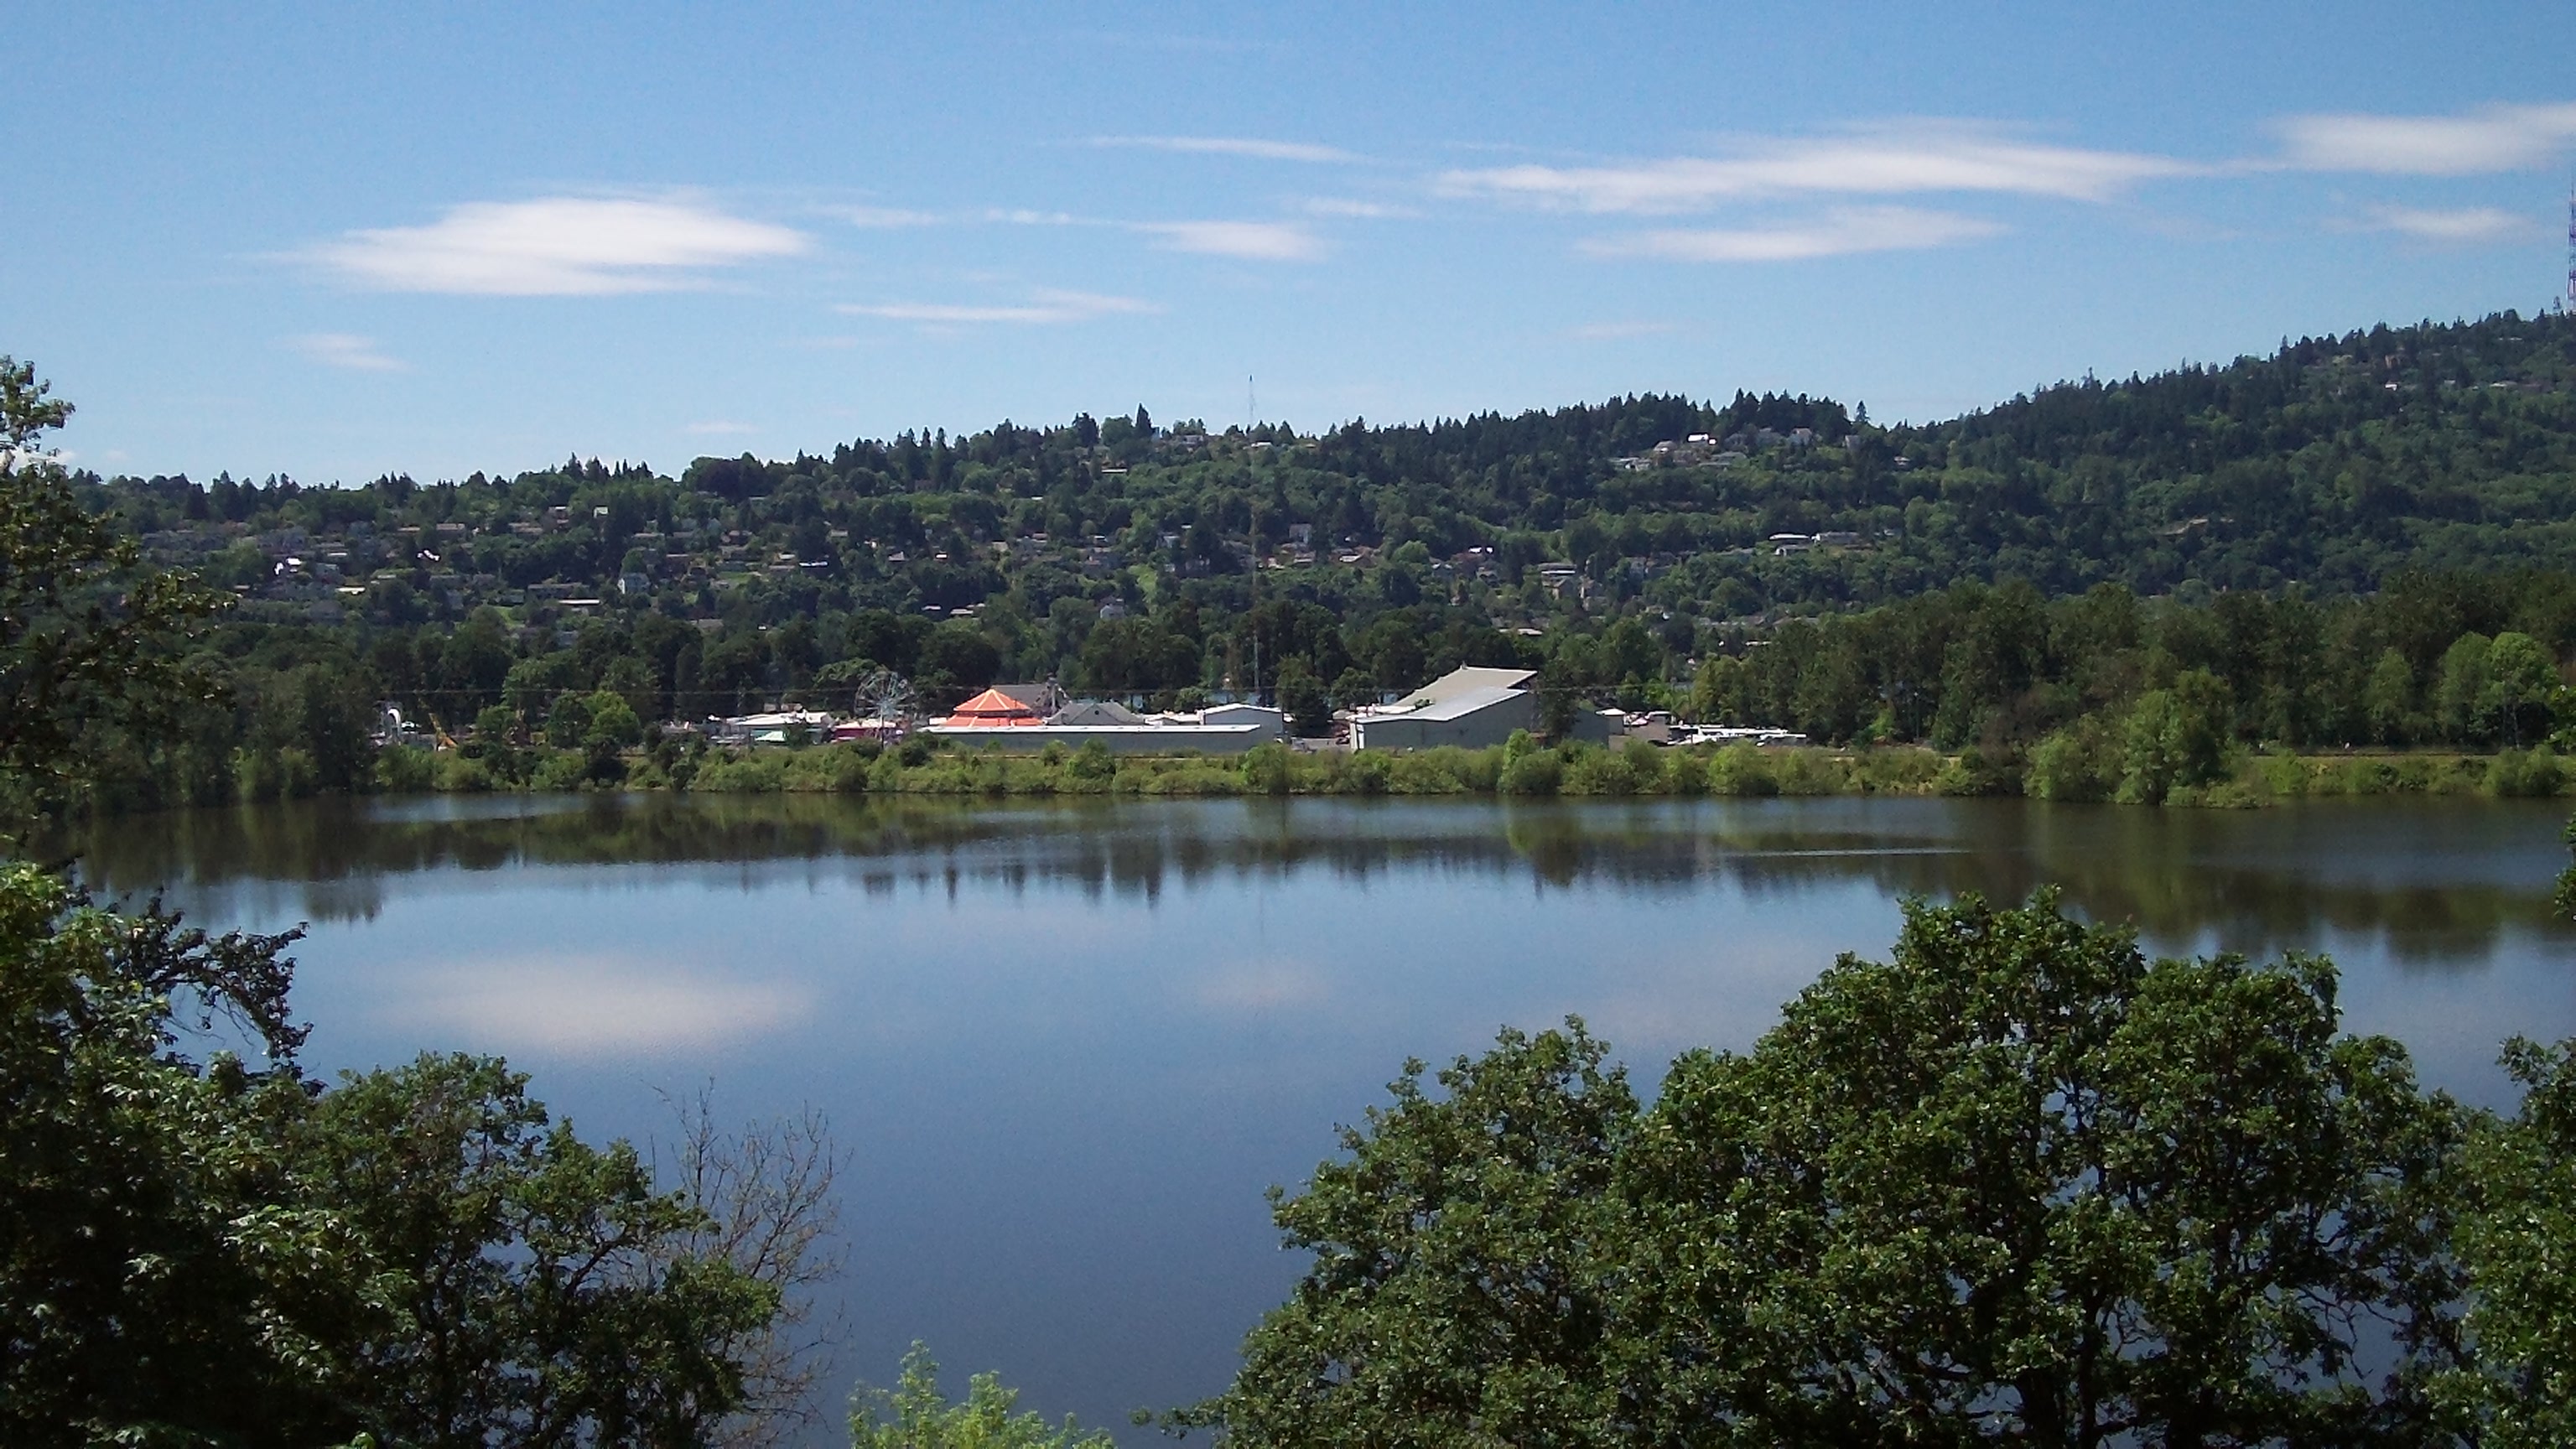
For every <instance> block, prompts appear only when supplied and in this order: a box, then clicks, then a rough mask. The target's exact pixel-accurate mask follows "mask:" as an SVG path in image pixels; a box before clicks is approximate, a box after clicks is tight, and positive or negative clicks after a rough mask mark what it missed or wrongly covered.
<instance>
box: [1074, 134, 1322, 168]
mask: <svg viewBox="0 0 2576 1449" xmlns="http://www.w3.org/2000/svg"><path fill="white" fill-rule="evenodd" d="M1090 143H1091V144H1092V145H1094V146H1130V147H1135V148H1138V149H1141V150H1147V151H1177V152H1180V153H1182V154H1184V155H1192V156H1248V157H1251V158H1253V159H1254V160H1257V161H1316V162H1324V161H1358V160H1361V159H1362V158H1361V157H1359V156H1357V155H1354V154H1352V153H1351V152H1348V151H1345V150H1343V149H1341V148H1340V147H1338V146H1315V145H1309V144H1307V143H1306V142H1303V141H1264V140H1260V139H1257V138H1254V137H1250V136H1094V137H1092V138H1091V142H1090Z"/></svg>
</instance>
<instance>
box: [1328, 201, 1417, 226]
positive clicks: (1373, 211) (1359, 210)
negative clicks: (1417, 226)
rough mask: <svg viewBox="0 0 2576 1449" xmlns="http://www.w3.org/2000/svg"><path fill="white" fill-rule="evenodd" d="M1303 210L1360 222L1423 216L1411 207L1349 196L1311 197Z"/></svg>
mask: <svg viewBox="0 0 2576 1449" xmlns="http://www.w3.org/2000/svg"><path fill="white" fill-rule="evenodd" d="M1301 209H1302V210H1303V211H1304V212H1305V213H1306V214H1307V215H1308V216H1340V217H1352V218H1355V219H1357V220H1360V221H1383V220H1387V219H1389V218H1393V217H1406V216H1420V215H1421V214H1422V213H1421V212H1418V211H1415V210H1414V209H1413V208H1411V207H1409V206H1389V205H1387V204H1386V203H1385V202H1382V201H1358V200H1354V199H1352V198H1350V197H1347V196H1314V197H1309V198H1307V199H1306V201H1305V202H1304V203H1303V205H1302V207H1301Z"/></svg>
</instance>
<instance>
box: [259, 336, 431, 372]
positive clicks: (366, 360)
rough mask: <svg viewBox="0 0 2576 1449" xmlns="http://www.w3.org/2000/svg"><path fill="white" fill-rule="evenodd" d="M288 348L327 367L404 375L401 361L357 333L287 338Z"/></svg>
mask: <svg viewBox="0 0 2576 1449" xmlns="http://www.w3.org/2000/svg"><path fill="white" fill-rule="evenodd" d="M286 345H287V346H288V347H290V348H293V349H294V350H295V351H297V352H300V353H302V354H304V355H305V356H306V357H309V358H311V359H312V360H313V361H315V362H318V363H321V364H322V365H323V366H325V367H339V368H346V369H347V370H349V371H351V372H401V371H403V370H405V369H404V364H403V362H402V360H401V359H400V358H396V357H388V356H386V355H385V353H384V352H383V350H382V349H380V348H378V347H377V346H376V340H375V339H374V338H372V337H361V336H359V335H358V334H356V333H354V332H306V333H303V334H301V335H299V336H295V337H289V338H287V339H286Z"/></svg>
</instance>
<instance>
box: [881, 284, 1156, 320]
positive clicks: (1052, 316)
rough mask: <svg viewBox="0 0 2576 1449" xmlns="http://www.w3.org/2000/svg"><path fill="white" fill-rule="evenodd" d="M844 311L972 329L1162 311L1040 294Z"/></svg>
mask: <svg viewBox="0 0 2576 1449" xmlns="http://www.w3.org/2000/svg"><path fill="white" fill-rule="evenodd" d="M840 310H841V311H843V312H846V313H848V314H850V315H851V316H853V317H878V318H882V319H884V320H886V321H889V322H918V323H921V324H922V325H924V326H929V327H973V326H989V325H995V324H1005V325H1008V324H1017V325H1023V326H1045V325H1053V324H1058V323H1065V322H1090V321H1094V320H1097V319H1099V318H1102V317H1119V316H1132V315H1135V314H1138V313H1146V312H1159V311H1161V310H1162V309H1161V308H1160V307H1157V306H1155V305H1154V304H1153V303H1151V302H1147V301H1144V300H1141V299H1139V298H1135V297H1113V296H1108V295H1105V294H1103V293H1099V292H1066V291H1055V290H1041V291H1037V292H1033V293H1031V294H1030V295H1029V299H1028V300H1027V301H1025V302H1012V303H1001V304H994V303H979V302H852V303H848V304H845V305H844V306H842V307H841V308H840Z"/></svg>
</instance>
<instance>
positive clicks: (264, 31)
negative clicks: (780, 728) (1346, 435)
mask: <svg viewBox="0 0 2576 1449" xmlns="http://www.w3.org/2000/svg"><path fill="white" fill-rule="evenodd" d="M2106 8H2107V7H2082V6H2071V5H2048V6H2042V5H2020V6H2009V5H1994V6H1979V7H1973V8H1966V7H1943V9H1944V11H1945V13H1942V14H1939V15H1934V14H1932V13H1929V12H1930V11H1931V10H1932V9H1933V7H1923V6H1896V5H1889V6H1833V5H1815V4H1806V5H1787V4H1731V5H1717V4H1701V5H1661V4H1627V5H1621V6H1618V7H1615V8H1614V7H1609V6H1592V7H1565V6H1557V7H1542V6H1529V5H1510V4H1496V3H1485V4H1476V5H1433V4H1421V5H1407V6H1387V5H1366V6H1362V5H1353V6H1328V5H1315V6H1305V7H1297V8H1293V9H1292V8H1287V7H1217V6H1190V7H1178V6H1151V5H1083V6H1045V7H1039V6H1000V5H973V4H952V5H945V6H937V7H920V8H918V9H913V10H904V11H896V10H891V9H877V8H873V7H820V6H817V7H805V8H772V7H755V6H735V7H719V6H706V7H703V8H679V7H654V6H643V5H605V4H603V5H597V6H558V7H490V8H483V7H476V6H470V5H447V6H438V7H417V8H415V9H413V10H410V11H397V9H396V7H391V6H322V5H312V6H302V5H277V6H267V7H256V6H243V7H237V8H227V9H225V10H224V11H223V13H221V14H218V13H216V8H215V7H182V6H175V5H173V6H166V7H145V6H120V5H114V4H85V5H76V6H74V5H55V6H27V7H22V8H21V9H20V10H19V12H18V13H17V14H15V15H14V16H13V17H12V19H11V21H10V22H9V28H10V30H11V32H12V38H13V44H12V47H11V49H12V52H13V54H14V55H16V56H17V57H18V58H19V61H20V64H19V65H17V66H15V67H13V72H14V73H13V77H12V83H11V95H12V99H13V103H14V104H13V111H14V112H15V115H14V120H15V122H16V124H14V125H13V126H12V128H11V130H12V136H13V141H14V144H13V146H12V152H13V155H12V161H13V166H12V171H13V173H14V175H13V178H12V183H13V184H12V185H11V186H10V187H9V190H8V193H7V195H8V199H7V201H6V202H5V203H0V208H5V210H4V211H0V214H5V216H6V217H7V227H6V235H7V237H8V244H7V246H6V247H4V248H0V351H6V352H10V353H14V354H16V355H18V356H20V357H22V358H32V359H34V360H35V361H36V362H37V363H38V364H39V366H40V367H41V368H42V369H43V371H44V372H45V373H46V374H47V375H48V376H50V377H51V378H52V379H53V380H54V382H55V384H56V388H57V391H58V392H59V393H60V394H61V395H63V396H65V397H68V398H70V399H71V400H72V401H73V402H74V403H75V405H76V406H77V407H78V408H79V410H80V411H79V415H78V416H77V417H76V418H75V419H74V421H73V424H72V426H71V428H70V429H68V430H67V431H66V433H65V435H64V436H63V438H62V439H61V442H62V443H63V445H64V447H65V449H66V451H67V452H69V453H70V454H71V455H72V456H73V458H74V459H75V460H76V461H77V462H79V463H81V464H84V465H87V466H92V467H97V468H100V469H103V470H107V471H135V472H175V471H187V472H189V473H192V474H195V475H197V476H199V477H207V476H211V475H212V474H214V473H215V472H216V471H217V470H219V469H224V470H230V471H231V472H233V473H235V474H236V475H265V474H268V473H271V472H285V473H288V474H291V475H293V476H295V477H297V478H300V479H302V480H304V481H306V482H329V481H333V480H347V481H352V482H355V481H361V480H363V479H365V478H369V477H372V476H374V475H375V474H377V473H379V472H383V471H387V470H399V471H407V472H410V473H412V474H413V475H415V476H417V477H421V478H424V479H426V478H436V477H448V476H461V475H462V474H464V473H466V472H469V471H471V470H473V469H477V468H481V469H486V470H505V471H506V470H516V469H520V468H524V467H531V466H538V465H542V464H544V463H547V462H551V461H555V460H558V459H560V458H562V457H563V456H564V455H566V454H567V453H576V452H577V453H579V454H581V455H583V456H593V455H596V456H600V457H604V458H612V459H614V458H626V459H638V460H644V461H648V462H651V463H653V464H655V465H657V466H660V467H663V468H666V469H673V468H677V467H678V466H680V465H682V464H684V463H685V462H686V461H687V460H688V459H689V458H690V457H693V456H696V455H698V454H702V453H739V452H743V451H751V452H757V453H761V454H764V455H773V456H775V455H786V454H792V453H794V452H795V451H797V450H798V449H799V448H804V449H810V450H816V451H828V450H829V448H830V447H831V445H832V444H833V443H834V442H836V441H843V440H847V439H849V438H852V437H856V436H861V435H887V434H891V433H893V432H894V431H896V430H899V429H902V428H908V427H912V428H925V429H926V428H934V427H938V428H947V429H949V430H951V431H959V430H968V429H973V428H977V427H982V426H986V425H989V424H991V423H992V422H994V421H996V420H998V419H1001V418H1004V417H1008V418H1012V419H1014V420H1016V421H1019V422H1021V423H1031V422H1052V421H1060V420H1062V419H1064V418H1067V417H1069V416H1071V415H1072V414H1073V413H1074V412H1076V411H1077V410H1084V409H1087V410H1089V411H1091V412H1093V413H1095V414H1105V413H1107V412H1111V411H1123V410H1125V409H1128V408H1132V407H1134V406H1135V405H1136V404H1137V403H1139V402H1142V403H1144V404H1146V405H1147V406H1148V407H1150V408H1151V409H1152V410H1153V412H1154V414H1155V415H1156V417H1157V418H1159V419H1163V420H1165V421H1170V420H1174V419H1178V418H1182V417H1189V416H1199V417H1203V418H1205V419H1207V420H1208V421H1209V422H1211V423H1213V424H1218V425H1223V424H1225V423H1229V422H1235V421H1240V420H1241V419H1242V418H1243V416H1244V415H1245V411H1246V408H1247V402H1248V400H1247V396H1246V393H1247V388H1246V379H1247V377H1250V378H1252V379H1254V389H1255V390H1256V391H1257V406H1258V410H1259V413H1260V415H1261V416H1262V417H1263V418H1264V419H1267V420H1281V419H1285V420H1288V421H1291V422H1293V423H1295V424H1296V425H1298V426H1300V427H1302V428H1307V429H1313V428H1316V427H1319V426H1324V425H1329V424H1332V423H1336V422H1339V421H1342V420H1344V419H1347V418H1350V417H1353V416H1365V417H1368V418H1370V419H1372V420H1379V421H1385V420H1394V419H1412V418H1423V417H1433V416H1443V415H1455V414H1459V413H1464V412H1473V411H1483V410H1487V409H1499V410H1502V411H1506V412H1509V411H1516V410H1519V409H1522V408H1527V407H1546V406H1553V405H1557V404H1562V403H1569V402H1575V401H1581V400H1588V399H1598V398H1602V397H1605V396H1609V395H1613V394H1617V393H1623V392H1630V391H1641V390H1649V389H1653V390H1672V391H1682V392H1688V393H1691V394H1694V395H1716V396H1720V397H1724V396H1727V395H1730V394H1732V392H1733V391H1734V390H1735V389H1737V388H1739V387H1745V388H1752V389H1756V390H1763V389H1787V390H1790V391H1806V392H1818V393H1828V394H1831V395H1833V396H1836V397H1841V398H1844V399H1846V400H1858V401H1863V402H1866V403H1867V404H1868V405H1869V407H1870V409H1871V412H1872V415H1873V416H1875V417H1877V418H1880V419H1882V420H1886V419H1895V418H1901V417H1902V418H1929V417H1938V416H1946V415H1948V414H1951V413H1954V412H1957V411H1961V410H1964V409H1966V408H1970V407H1974V406H1977V405H1979V404H1981V403H1985V402H1990V401H1993V400H1996V399H1998V398H2002V397H2007V396H2010V395H2011V394H2012V393H2014V392H2016V391H2020V390H2023V389H2026V388H2028V387H2031V386H2033V385H2035V384H2038V383H2042V382H2046V381H2050V380H2054V379H2057V378H2061V377H2066V376H2074V375H2080V374H2082V373H2084V372H2085V371H2086V370H2088V369H2090V370H2093V371H2095V372H2098V373H2101V374H2103V375H2106V376H2110V375H2125V374H2126V373H2128V372H2130V371H2132V370H2152V369H2155V368H2158V367H2163V366H2169V365H2171V364H2173V363H2175V362H2178V361H2182V360H2185V359H2194V360H2223V359H2226V358H2229V357H2233V356H2235V355H2237V354H2238V353H2240V352H2246V351H2261V350H2265V349H2268V348H2269V347H2270V346H2271V345H2272V344H2273V343H2275V342H2276V341H2277V340H2278V339H2279V338H2281V337H2282V336H2283V335H2285V334H2288V335H2295V334H2298V333H2302V332H2325V331H2340V330H2344V329H2347V328H2350V327H2353V326H2366V325H2368V324H2370V323H2372V322H2375V321H2380V320H2389V321H2411V320H2415V319H2418V318H2424V317H2432V318H2436V319H2444V320H2447V319H2449V318H2452V317H2455V316H2474V315H2478V314H2481V313H2485V312H2489V311H2494V310H2498V309H2501V308H2505V307H2519V308H2521V309H2523V310H2525V311H2529V310H2532V309H2534V308H2536V307H2539V306H2542V305H2546V304H2547V303H2548V301H2549V300H2550V299H2551V298H2552V297H2553V296H2554V295H2555V294H2556V293H2557V292H2558V291H2559V290H2561V288H2562V287H2563V270H2564V266H2563V256H2564V249H2565V235H2564V222H2565V205H2566V199H2567V190H2568V184H2569V166H2570V163H2571V161H2576V80H2572V79H2570V78H2569V72H2568V67H2567V64H2566V62H2567V60H2568V59H2569V57H2570V55H2571V54H2572V53H2576V50H2572V49H2571V46H2570V43H2569V42H2570V38H2571V37H2570V35H2569V25H2568V15H2567V12H2566V11H2565V10H2564V9H2563V8H2561V7H2555V6H2543V5H2537V4H2523V5H2502V4H2486V5H2482V4H2446V5H2438V6H2436V5H2421V6H2388V5H2369V4H2340V5H2332V6H2325V5H2318V6H2289V5H2271V6H2262V7H2247V6H2220V5H2187V4H2183V5H2177V4H2165V5H2157V6H2132V7H2124V9H2123V12H2122V13H2121V14H2119V15H2117V16H2111V17H2108V18H2105V17H2104V16H2103V15H2102V11H2103V10H2105V9H2106Z"/></svg>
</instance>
